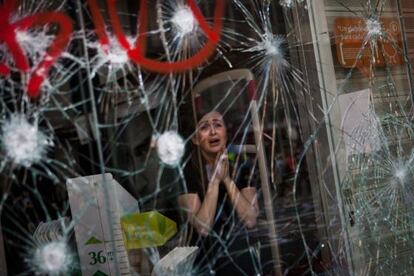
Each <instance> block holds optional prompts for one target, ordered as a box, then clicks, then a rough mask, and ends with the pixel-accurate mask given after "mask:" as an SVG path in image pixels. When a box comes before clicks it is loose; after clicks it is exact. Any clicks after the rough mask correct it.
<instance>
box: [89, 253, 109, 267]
mask: <svg viewBox="0 0 414 276" xmlns="http://www.w3.org/2000/svg"><path fill="white" fill-rule="evenodd" d="M88 255H89V257H90V261H89V264H90V265H96V264H104V263H106V261H107V259H108V258H109V260H110V261H111V260H112V252H108V254H105V252H103V251H102V250H101V251H98V252H95V251H91V252H89V253H88Z"/></svg>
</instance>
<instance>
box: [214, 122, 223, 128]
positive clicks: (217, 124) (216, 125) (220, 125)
mask: <svg viewBox="0 0 414 276" xmlns="http://www.w3.org/2000/svg"><path fill="white" fill-rule="evenodd" d="M222 126H223V125H222V124H220V123H216V124H214V127H216V128H218V127H222Z"/></svg>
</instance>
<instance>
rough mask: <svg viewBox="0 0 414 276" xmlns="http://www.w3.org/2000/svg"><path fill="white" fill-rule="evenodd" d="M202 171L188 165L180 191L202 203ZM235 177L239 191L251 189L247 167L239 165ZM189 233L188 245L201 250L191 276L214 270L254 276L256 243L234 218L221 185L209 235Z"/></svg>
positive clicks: (205, 176) (217, 272)
mask: <svg viewBox="0 0 414 276" xmlns="http://www.w3.org/2000/svg"><path fill="white" fill-rule="evenodd" d="M202 169H203V171H201V169H200V166H198V165H197V162H194V160H190V161H189V162H188V164H187V165H186V166H185V167H184V178H185V186H186V190H184V191H183V193H196V194H197V195H198V196H199V198H200V201H201V202H203V200H204V196H205V191H206V190H207V185H208V183H209V181H208V179H207V170H206V167H205V166H204V168H202ZM229 171H230V173H231V172H232V170H229ZM201 172H203V176H204V177H203V178H204V185H205V186H206V187H205V188H204V187H203V184H202V183H203V182H202V174H201ZM237 175H238V176H237V177H236V181H234V182H235V183H236V186H237V188H238V189H239V190H240V191H241V190H242V189H243V188H246V187H248V186H251V185H249V184H251V183H249V181H248V180H249V175H250V170H249V169H248V168H246V167H243V166H240V168H239V170H238V173H237ZM190 233H191V235H192V237H191V239H190V244H191V245H196V246H199V247H200V250H199V255H198V258H197V259H196V262H195V268H196V270H197V271H196V273H194V275H204V274H210V273H212V271H215V273H216V275H221V274H222V275H224V274H227V273H230V272H233V273H238V274H237V275H253V274H257V273H254V271H255V269H254V267H255V265H254V262H255V261H254V260H255V259H257V258H255V256H254V255H255V254H254V252H255V249H256V248H255V243H254V242H253V240H252V238H250V237H249V233H248V229H247V228H246V227H245V226H244V224H243V223H242V222H241V221H240V219H239V218H238V217H237V214H236V211H235V209H234V208H233V205H232V204H231V202H230V198H229V196H228V194H227V191H226V187H225V186H224V184H222V183H220V186H219V194H218V199H217V207H216V214H215V217H214V225H213V228H212V230H211V231H210V233H209V235H208V236H207V237H202V236H199V235H198V233H197V232H196V231H195V230H194V229H192V231H191V232H190ZM249 245H250V247H249ZM256 267H257V266H256Z"/></svg>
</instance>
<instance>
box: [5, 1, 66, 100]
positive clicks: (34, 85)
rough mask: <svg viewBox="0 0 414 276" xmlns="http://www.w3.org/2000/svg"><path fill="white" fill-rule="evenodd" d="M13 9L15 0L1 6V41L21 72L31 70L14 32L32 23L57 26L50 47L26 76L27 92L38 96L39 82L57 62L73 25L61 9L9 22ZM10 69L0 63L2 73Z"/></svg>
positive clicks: (14, 8)
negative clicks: (28, 75)
mask: <svg viewBox="0 0 414 276" xmlns="http://www.w3.org/2000/svg"><path fill="white" fill-rule="evenodd" d="M16 8H17V4H16V0H9V1H6V2H5V3H4V4H3V6H1V7H0V42H2V43H4V44H6V46H7V49H8V50H9V51H10V53H11V55H12V57H13V60H14V63H15V66H16V67H17V69H19V70H20V71H21V72H28V71H29V70H30V65H29V60H28V58H27V57H26V55H25V53H24V51H23V49H22V48H21V46H20V45H19V43H18V41H17V38H16V32H17V31H26V30H28V29H30V28H32V27H35V26H45V25H49V24H56V25H57V26H58V27H59V32H58V33H57V34H56V37H55V39H54V41H53V42H52V44H51V45H50V46H49V48H48V50H47V52H46V54H45V57H44V58H43V60H42V61H40V62H39V64H37V65H36V68H35V69H34V71H33V73H32V74H31V76H30V77H29V79H28V83H27V94H28V96H29V97H31V98H37V97H38V96H39V94H40V88H41V86H42V83H43V82H44V81H45V79H46V78H47V75H48V72H49V69H50V67H51V66H52V65H53V64H54V63H55V62H56V60H57V59H58V57H59V56H60V55H61V53H62V52H63V50H64V49H65V47H66V46H67V45H68V43H69V41H70V36H71V35H72V31H73V26H72V22H71V20H70V19H69V18H68V17H67V16H66V15H64V14H63V13H60V12H42V13H38V14H33V15H28V16H25V17H23V18H20V19H18V20H16V21H15V22H11V21H12V19H13V18H12V16H13V12H14V11H15V10H16ZM10 72H11V70H10V67H9V66H8V65H7V64H5V63H1V64H0V74H1V75H8V74H10Z"/></svg>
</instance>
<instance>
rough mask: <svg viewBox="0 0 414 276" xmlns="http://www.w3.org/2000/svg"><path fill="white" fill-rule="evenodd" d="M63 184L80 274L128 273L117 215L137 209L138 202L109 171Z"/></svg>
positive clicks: (128, 265)
mask: <svg viewBox="0 0 414 276" xmlns="http://www.w3.org/2000/svg"><path fill="white" fill-rule="evenodd" d="M66 185H67V190H68V194H69V203H70V208H71V212H72V219H73V220H74V222H75V223H76V224H75V236H76V243H77V249H78V254H79V258H80V264H81V270H82V275H83V276H89V275H91V276H92V275H93V276H97V275H114V276H115V275H131V268H130V264H129V261H128V255H127V251H126V249H125V245H124V242H123V238H122V231H121V225H120V218H121V216H123V215H124V214H128V213H131V212H137V211H138V202H137V201H136V200H135V198H134V197H132V196H131V195H130V194H129V193H128V192H127V191H126V190H125V189H124V188H123V187H122V186H121V185H119V183H118V182H116V180H114V179H113V178H112V175H111V174H104V175H92V176H87V177H79V178H72V179H68V180H67V182H66ZM104 189H106V191H107V196H108V198H107V197H106V196H105V193H104V192H105V190H104ZM108 214H109V217H108ZM111 230H112V232H113V234H114V235H113V236H112V235H111ZM113 248H115V250H116V251H115V252H114V251H113ZM115 253H116V257H117V264H118V269H119V272H118V273H117V271H116V266H115V264H116V263H115V261H116V260H115Z"/></svg>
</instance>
